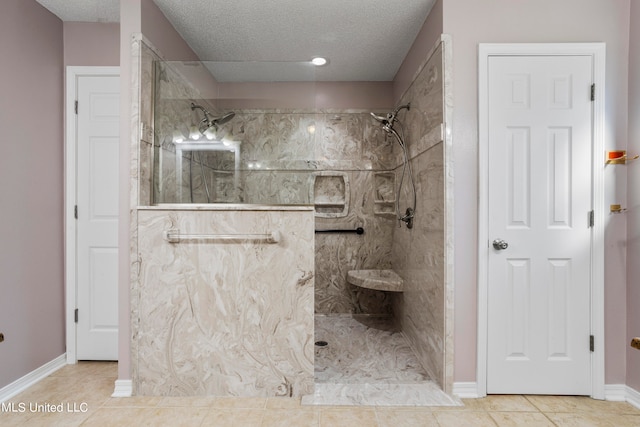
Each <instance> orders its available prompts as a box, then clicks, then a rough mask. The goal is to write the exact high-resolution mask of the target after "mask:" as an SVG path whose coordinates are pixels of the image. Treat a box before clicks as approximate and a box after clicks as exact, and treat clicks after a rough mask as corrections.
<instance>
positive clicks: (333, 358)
mask: <svg viewBox="0 0 640 427" xmlns="http://www.w3.org/2000/svg"><path fill="white" fill-rule="evenodd" d="M315 340H316V343H319V342H320V343H323V344H324V343H326V345H324V346H318V345H316V347H315V393H314V394H313V395H311V396H305V397H303V399H302V402H303V404H308V405H376V406H384V405H393V406H400V405H409V406H430V405H459V404H460V402H459V401H458V400H457V399H455V398H452V397H451V396H449V395H447V394H445V393H444V392H443V391H442V390H441V389H440V388H439V387H438V386H437V385H436V384H435V383H434V382H433V381H431V380H430V378H429V375H428V374H427V372H426V371H425V370H424V369H423V368H422V366H421V365H420V363H419V362H418V359H417V358H416V356H415V354H414V352H413V350H412V349H411V347H410V346H409V342H408V341H407V339H406V338H405V336H404V335H403V334H402V332H400V331H399V330H398V329H397V328H395V326H394V325H393V324H392V319H389V318H384V317H367V316H355V317H354V316H351V315H316V316H315Z"/></svg>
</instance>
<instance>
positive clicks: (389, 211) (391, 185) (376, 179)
mask: <svg viewBox="0 0 640 427" xmlns="http://www.w3.org/2000/svg"><path fill="white" fill-rule="evenodd" d="M373 185H374V189H375V193H374V198H373V213H374V214H376V215H386V216H395V210H394V204H395V202H396V192H395V174H394V173H393V172H376V173H374V174H373Z"/></svg>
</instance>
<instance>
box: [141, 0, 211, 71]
mask: <svg viewBox="0 0 640 427" xmlns="http://www.w3.org/2000/svg"><path fill="white" fill-rule="evenodd" d="M136 1H140V3H141V7H142V23H141V25H142V34H144V35H145V37H147V39H149V41H150V42H151V43H153V45H154V46H155V47H156V48H157V49H158V50H160V52H162V54H163V55H164V59H166V60H167V61H198V60H199V58H198V55H196V54H195V52H194V51H193V50H191V48H190V47H189V45H188V44H187V43H186V42H185V41H184V39H183V38H182V36H181V35H180V34H178V32H177V31H176V30H175V28H174V27H173V25H171V23H170V22H169V21H168V20H167V18H166V17H165V16H164V14H163V13H162V12H161V11H160V9H158V6H156V5H155V3H154V2H153V0H136Z"/></svg>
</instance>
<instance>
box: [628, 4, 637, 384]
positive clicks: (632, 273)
mask: <svg viewBox="0 0 640 427" xmlns="http://www.w3.org/2000/svg"><path fill="white" fill-rule="evenodd" d="M630 15H631V28H630V33H629V41H630V46H629V143H628V147H627V149H628V150H629V153H631V154H639V153H640V2H638V1H632V2H631V14H630ZM626 169H627V173H628V176H627V180H628V186H629V187H628V189H627V190H628V193H627V194H628V195H627V207H628V209H629V211H628V212H627V215H626V216H627V227H628V228H627V240H628V246H627V259H628V260H629V261H630V262H628V263H627V314H628V323H627V340H626V342H625V344H628V343H629V341H631V338H632V337H640V310H638V304H640V262H638V260H640V162H633V163H630V164H629V165H627V166H626ZM626 348H627V381H626V384H627V385H628V386H629V387H632V388H633V389H634V390H640V351H639V350H636V349H633V348H631V347H629V346H628V345H627V347H626Z"/></svg>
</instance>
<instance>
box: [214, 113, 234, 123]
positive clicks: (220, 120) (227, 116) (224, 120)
mask: <svg viewBox="0 0 640 427" xmlns="http://www.w3.org/2000/svg"><path fill="white" fill-rule="evenodd" d="M235 116H236V113H234V112H233V111H231V112H229V113H227V114H225V115H224V116H221V117H218V118H217V119H213V123H215V124H217V125H223V124H225V123H227V122H228V121H229V120H231V119H233V118H234V117H235Z"/></svg>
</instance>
